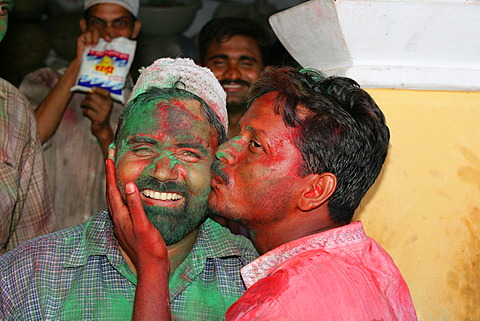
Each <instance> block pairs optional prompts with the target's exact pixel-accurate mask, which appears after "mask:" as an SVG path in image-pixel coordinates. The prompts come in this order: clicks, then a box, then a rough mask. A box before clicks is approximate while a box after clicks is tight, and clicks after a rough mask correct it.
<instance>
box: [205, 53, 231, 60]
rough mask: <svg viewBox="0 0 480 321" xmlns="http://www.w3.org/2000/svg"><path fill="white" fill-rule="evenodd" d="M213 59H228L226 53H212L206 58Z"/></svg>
mask: <svg viewBox="0 0 480 321" xmlns="http://www.w3.org/2000/svg"><path fill="white" fill-rule="evenodd" d="M213 59H228V56H227V55H226V54H218V55H213V56H210V57H208V59H207V61H208V60H213Z"/></svg>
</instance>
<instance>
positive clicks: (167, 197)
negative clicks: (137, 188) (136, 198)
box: [142, 189, 183, 201]
mask: <svg viewBox="0 0 480 321" xmlns="http://www.w3.org/2000/svg"><path fill="white" fill-rule="evenodd" d="M142 194H143V195H145V196H146V197H148V198H151V199H155V200H160V201H178V200H180V199H182V198H183V196H182V195H180V194H177V193H165V192H156V191H153V190H151V189H144V190H143V191H142Z"/></svg>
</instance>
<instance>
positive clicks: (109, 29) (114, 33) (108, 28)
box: [103, 22, 117, 39]
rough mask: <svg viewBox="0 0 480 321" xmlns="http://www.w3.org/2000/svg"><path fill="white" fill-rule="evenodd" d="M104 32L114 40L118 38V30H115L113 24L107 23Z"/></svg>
mask: <svg viewBox="0 0 480 321" xmlns="http://www.w3.org/2000/svg"><path fill="white" fill-rule="evenodd" d="M103 32H104V34H105V35H108V36H109V37H110V38H112V39H113V38H116V37H117V30H116V29H115V28H114V26H113V24H112V23H111V22H109V23H107V25H106V27H105V28H104V29H103Z"/></svg>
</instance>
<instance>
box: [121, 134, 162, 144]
mask: <svg viewBox="0 0 480 321" xmlns="http://www.w3.org/2000/svg"><path fill="white" fill-rule="evenodd" d="M127 141H128V143H129V144H130V145H131V144H138V143H146V144H156V143H157V141H156V140H155V139H153V138H151V137H148V136H142V135H131V136H129V137H128V140H127Z"/></svg>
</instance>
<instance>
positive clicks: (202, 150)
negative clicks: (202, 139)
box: [176, 143, 208, 154]
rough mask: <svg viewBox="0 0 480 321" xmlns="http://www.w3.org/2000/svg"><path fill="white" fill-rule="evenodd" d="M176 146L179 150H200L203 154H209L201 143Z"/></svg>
mask: <svg viewBox="0 0 480 321" xmlns="http://www.w3.org/2000/svg"><path fill="white" fill-rule="evenodd" d="M176 146H177V147H179V148H192V149H196V150H199V151H200V152H202V153H203V154H208V150H207V148H206V147H205V146H204V145H203V144H201V143H178V144H177V145H176Z"/></svg>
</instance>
